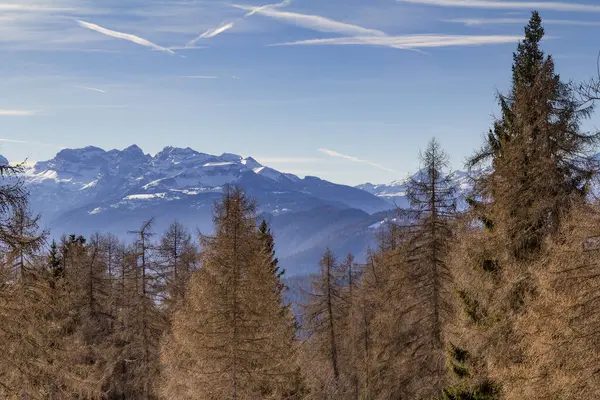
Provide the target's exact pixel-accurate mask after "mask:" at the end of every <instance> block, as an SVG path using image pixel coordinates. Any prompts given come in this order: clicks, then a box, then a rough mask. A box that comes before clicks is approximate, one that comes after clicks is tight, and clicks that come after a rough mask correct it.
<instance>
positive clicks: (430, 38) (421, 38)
mask: <svg viewBox="0 0 600 400" xmlns="http://www.w3.org/2000/svg"><path fill="white" fill-rule="evenodd" d="M521 39H522V37H521V36H502V35H494V36H464V35H403V36H387V37H372V36H362V37H361V36H355V37H345V38H333V39H311V40H300V41H297V42H287V43H277V44H273V45H271V46H343V45H346V46H349V45H354V46H357V45H362V46H385V47H391V48H395V49H402V50H412V49H420V48H434V47H450V46H476V45H487V44H502V43H515V42H518V41H519V40H521Z"/></svg>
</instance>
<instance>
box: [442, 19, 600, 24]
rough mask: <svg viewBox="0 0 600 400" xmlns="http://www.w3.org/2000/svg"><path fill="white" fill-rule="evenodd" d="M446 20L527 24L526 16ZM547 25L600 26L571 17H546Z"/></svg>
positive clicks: (448, 20)
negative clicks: (571, 18) (570, 18)
mask: <svg viewBox="0 0 600 400" xmlns="http://www.w3.org/2000/svg"><path fill="white" fill-rule="evenodd" d="M444 22H453V23H458V24H463V25H465V26H481V25H500V24H519V25H524V24H527V22H528V19H526V18H457V19H446V20H444ZM544 24H545V25H572V26H600V22H598V21H576V20H569V19H545V20H544Z"/></svg>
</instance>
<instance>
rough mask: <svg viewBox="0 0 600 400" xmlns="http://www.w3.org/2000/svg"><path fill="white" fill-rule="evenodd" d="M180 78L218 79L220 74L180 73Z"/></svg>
mask: <svg viewBox="0 0 600 400" xmlns="http://www.w3.org/2000/svg"><path fill="white" fill-rule="evenodd" d="M178 78H185V79H217V78H219V77H218V76H209V75H180V76H178Z"/></svg>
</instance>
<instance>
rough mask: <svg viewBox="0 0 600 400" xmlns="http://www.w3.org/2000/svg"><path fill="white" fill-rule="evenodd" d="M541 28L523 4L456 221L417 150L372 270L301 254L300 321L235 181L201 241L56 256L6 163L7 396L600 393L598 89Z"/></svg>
mask: <svg viewBox="0 0 600 400" xmlns="http://www.w3.org/2000/svg"><path fill="white" fill-rule="evenodd" d="M544 34H545V32H544V28H543V25H542V20H541V18H540V16H539V14H538V13H537V12H533V13H532V17H531V20H530V21H529V23H528V25H527V26H526V27H525V37H524V39H523V41H522V42H521V43H520V44H519V45H518V47H517V49H516V51H515V53H514V55H513V67H512V80H511V87H510V90H509V91H508V92H507V93H501V94H498V101H499V105H500V108H501V114H500V116H499V117H498V118H497V119H496V121H495V122H494V124H493V126H492V128H491V129H490V130H489V132H488V134H487V135H486V136H485V138H484V143H483V146H482V147H481V148H480V149H479V150H478V151H477V152H475V154H474V155H473V157H472V158H471V159H470V160H469V162H468V165H469V167H470V168H471V170H472V179H473V181H474V185H473V187H474V189H473V192H472V193H470V194H469V197H468V205H469V206H468V208H467V209H466V210H460V209H457V187H455V186H454V183H453V182H454V180H453V179H452V174H451V173H450V171H449V161H448V156H447V155H446V154H445V153H444V151H443V149H442V148H441V146H440V144H439V143H438V142H437V141H436V140H435V139H433V140H431V142H430V143H429V145H428V146H427V148H426V149H425V150H424V151H423V152H422V153H421V154H420V161H421V166H420V167H421V168H420V170H419V171H420V172H419V174H417V175H414V176H413V177H412V178H411V179H410V180H409V181H408V183H407V187H408V191H407V197H408V199H409V200H410V208H409V209H405V210H398V213H399V214H400V217H399V218H397V219H396V220H395V221H397V222H395V223H392V222H391V221H390V222H389V223H388V224H386V225H384V227H383V228H382V230H381V231H380V234H379V237H378V245H377V247H376V248H374V249H372V250H370V251H369V254H368V257H367V261H366V263H364V264H358V263H356V262H355V258H354V256H353V255H352V254H348V255H346V254H341V255H340V254H337V255H336V254H334V253H333V252H332V251H330V250H327V251H326V252H325V253H324V254H323V255H322V257H321V259H320V260H315V264H318V265H319V267H320V272H319V274H318V275H316V276H314V277H313V279H312V285H311V286H310V287H308V288H303V289H302V291H301V295H302V297H303V298H304V301H303V304H301V306H300V307H299V311H298V313H297V315H294V313H293V312H292V304H288V303H286V302H285V300H284V298H285V297H286V296H285V295H286V293H287V292H288V291H289V290H290V288H288V287H286V285H285V284H284V281H283V278H284V276H285V271H284V270H283V269H282V268H281V267H280V265H279V261H278V258H277V254H275V251H274V249H275V241H276V240H277V238H276V237H274V235H273V234H272V232H271V229H270V227H269V225H268V224H267V223H266V222H265V221H261V220H260V219H259V218H258V216H257V211H256V210H257V209H256V204H255V202H254V201H253V199H251V198H250V197H249V196H248V195H247V194H246V193H244V192H243V191H242V190H241V189H239V188H236V187H226V188H225V189H224V191H223V194H222V197H221V198H220V199H219V200H218V201H217V202H216V203H215V205H214V209H213V223H214V234H213V235H212V236H206V235H202V234H199V235H198V237H196V236H195V235H194V234H193V233H191V232H189V231H187V229H186V228H185V227H184V226H183V225H182V224H181V223H179V222H176V221H175V222H173V224H172V225H171V226H170V227H169V228H168V229H167V230H166V231H165V232H164V233H162V234H160V233H159V232H155V230H154V228H153V220H152V219H150V220H148V221H145V222H144V223H142V224H141V225H140V226H139V227H132V230H131V232H130V235H131V240H130V241H128V242H127V243H124V242H122V241H121V240H119V239H118V238H117V237H116V236H114V235H111V234H104V235H102V234H95V235H91V236H90V237H83V236H80V235H78V234H76V233H73V234H71V233H69V234H68V235H64V236H63V237H62V238H61V239H60V240H59V241H58V242H56V241H52V242H51V243H49V242H48V233H47V232H44V231H41V230H40V229H39V221H40V216H38V215H33V214H32V213H31V212H30V211H29V207H28V195H27V192H26V190H25V188H24V187H23V185H22V183H21V182H20V180H19V178H18V177H19V174H20V173H21V172H22V170H21V168H20V167H19V166H0V175H1V179H2V183H1V185H0V252H1V255H2V257H1V264H0V397H1V398H5V399H15V400H16V399H20V400H22V399H32V400H33V399H51V400H63V399H81V400H83V399H106V400H117V399H123V400H124V399H140V400H149V399H173V400H179V399H211V400H220V399H233V400H236V399H240V400H243V399H248V400H253V399H273V400H275V399H278V400H283V399H298V400H299V399H354V400H358V399H362V400H367V399H390V400H402V399H410V400H412V399H423V400H430V399H438V400H475V399H477V400H517V399H540V400H541V399H594V398H600V374H599V373H598V362H599V361H600V354H599V353H598V343H600V314H599V313H598V307H600V300H599V299H600V298H599V297H598V294H597V293H598V288H600V261H599V257H598V252H599V251H600V248H599V247H598V245H597V242H598V238H599V237H600V223H599V221H600V218H599V217H600V204H599V203H598V200H597V198H596V197H595V196H594V193H593V188H594V180H595V179H596V178H597V177H598V172H599V165H598V164H597V157H596V156H595V152H596V151H597V148H596V145H597V144H598V141H599V140H600V132H585V131H583V130H582V128H581V126H582V122H583V121H584V120H585V119H586V118H588V117H589V116H590V115H591V114H592V112H593V106H594V102H595V101H596V100H598V99H600V76H598V77H595V78H593V79H591V80H589V81H587V82H584V83H581V84H575V83H572V82H565V81H563V80H562V79H561V77H560V76H559V74H558V72H557V71H556V70H555V65H554V61H553V59H552V57H551V56H550V55H546V54H545V53H544V52H543V50H542V47H541V41H542V39H543V37H544ZM482 165H485V166H490V167H491V168H484V169H481V168H480V167H481V166H482ZM482 171H483V172H482Z"/></svg>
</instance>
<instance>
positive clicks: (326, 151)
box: [319, 149, 398, 173]
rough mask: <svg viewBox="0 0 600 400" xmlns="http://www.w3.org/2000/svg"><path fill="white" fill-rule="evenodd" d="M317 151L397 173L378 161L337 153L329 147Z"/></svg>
mask: <svg viewBox="0 0 600 400" xmlns="http://www.w3.org/2000/svg"><path fill="white" fill-rule="evenodd" d="M319 152H321V153H323V154H327V155H328V156H331V157H337V158H343V159H344V160H348V161H352V162H355V163H360V164H365V165H370V166H371V167H375V168H379V169H382V170H384V171H388V172H394V173H398V171H394V170H393V169H391V168H388V167H386V166H383V165H381V164H378V163H375V162H372V161H368V160H362V159H360V158H357V157H352V156H348V155H345V154H341V153H338V152H337V151H333V150H329V149H319Z"/></svg>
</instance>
